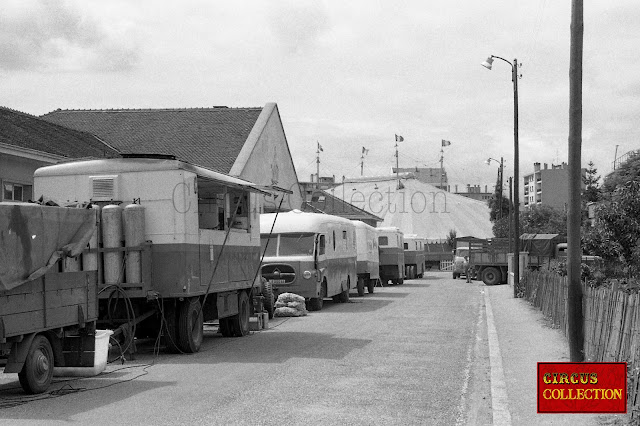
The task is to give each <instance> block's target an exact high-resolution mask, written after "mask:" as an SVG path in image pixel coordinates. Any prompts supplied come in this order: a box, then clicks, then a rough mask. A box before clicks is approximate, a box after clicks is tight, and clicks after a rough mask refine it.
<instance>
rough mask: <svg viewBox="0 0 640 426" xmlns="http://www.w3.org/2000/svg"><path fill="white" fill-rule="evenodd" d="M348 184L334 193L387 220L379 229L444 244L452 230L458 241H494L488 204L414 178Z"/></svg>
mask: <svg viewBox="0 0 640 426" xmlns="http://www.w3.org/2000/svg"><path fill="white" fill-rule="evenodd" d="M400 182H401V186H400V189H397V188H398V180H396V177H395V176H393V177H372V178H362V179H351V180H349V179H348V180H345V182H344V183H343V184H342V185H340V186H337V187H335V188H333V189H331V190H330V192H331V193H332V194H333V195H334V196H336V197H338V198H341V199H343V200H344V201H346V202H348V203H351V204H353V205H354V206H356V207H359V208H361V209H363V210H365V211H367V212H370V213H372V214H374V215H376V216H379V217H381V218H383V219H384V221H383V222H382V223H380V224H379V225H378V226H396V227H398V228H400V230H401V231H402V232H404V233H405V234H417V235H419V236H420V237H423V238H427V239H429V240H444V239H446V238H447V235H448V234H449V230H452V229H453V230H455V231H456V235H457V236H458V237H462V236H473V237H477V238H491V237H493V231H492V223H491V221H490V220H489V207H488V205H487V203H486V201H479V200H473V199H471V198H467V197H463V196H461V195H456V194H453V193H450V192H446V191H442V190H440V189H438V188H436V187H435V186H433V185H429V184H427V183H424V182H420V181H418V180H416V179H415V178H413V177H412V176H411V175H409V176H408V177H406V176H405V177H402V175H401V178H400Z"/></svg>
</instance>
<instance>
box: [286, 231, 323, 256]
mask: <svg viewBox="0 0 640 426" xmlns="http://www.w3.org/2000/svg"><path fill="white" fill-rule="evenodd" d="M314 244H315V234H313V233H310V232H305V233H292V234H280V247H279V248H278V255H279V256H299V255H312V254H313V246H314Z"/></svg>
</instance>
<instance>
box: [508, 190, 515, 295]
mask: <svg viewBox="0 0 640 426" xmlns="http://www.w3.org/2000/svg"><path fill="white" fill-rule="evenodd" d="M512 179H513V178H512V177H509V253H513V238H512V237H511V235H512V232H513V222H512V221H513V199H512V198H511V194H512V192H511V191H513V188H512ZM513 293H514V295H513V297H515V293H516V292H515V289H514V292H513Z"/></svg>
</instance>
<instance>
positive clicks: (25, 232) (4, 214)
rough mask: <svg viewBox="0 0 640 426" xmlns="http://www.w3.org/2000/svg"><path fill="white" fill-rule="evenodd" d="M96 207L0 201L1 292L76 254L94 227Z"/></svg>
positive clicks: (85, 242)
mask: <svg viewBox="0 0 640 426" xmlns="http://www.w3.org/2000/svg"><path fill="white" fill-rule="evenodd" d="M96 221H97V210H94V209H80V208H66V207H50V206H42V205H39V204H30V203H9V202H3V203H0V291H6V290H11V289H13V288H16V287H18V286H20V285H22V284H24V283H25V282H28V281H31V280H34V279H36V278H38V277H40V276H42V275H44V274H45V273H46V272H47V271H48V270H49V268H51V266H53V265H55V264H56V262H57V261H58V259H60V258H61V257H64V256H71V257H75V256H78V255H79V254H80V253H82V251H83V250H84V248H85V247H86V246H87V243H88V242H89V239H90V238H91V236H92V235H93V233H94V231H95V230H96Z"/></svg>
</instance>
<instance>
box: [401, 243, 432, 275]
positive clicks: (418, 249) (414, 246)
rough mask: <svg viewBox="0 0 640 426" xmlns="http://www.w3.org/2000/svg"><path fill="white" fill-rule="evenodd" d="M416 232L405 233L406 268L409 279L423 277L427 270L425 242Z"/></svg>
mask: <svg viewBox="0 0 640 426" xmlns="http://www.w3.org/2000/svg"><path fill="white" fill-rule="evenodd" d="M426 241H427V239H426V238H422V237H419V236H418V235H416V234H404V270H405V277H406V278H407V279H414V278H422V276H423V275H424V270H425V248H424V247H425V243H426Z"/></svg>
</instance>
